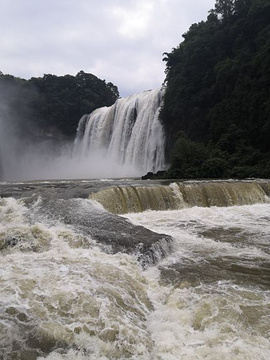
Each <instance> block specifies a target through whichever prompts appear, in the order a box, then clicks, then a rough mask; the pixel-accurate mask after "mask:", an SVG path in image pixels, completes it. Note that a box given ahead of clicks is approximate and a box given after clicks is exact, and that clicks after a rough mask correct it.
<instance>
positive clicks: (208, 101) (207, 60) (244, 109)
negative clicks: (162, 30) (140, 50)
mask: <svg viewBox="0 0 270 360" xmlns="http://www.w3.org/2000/svg"><path fill="white" fill-rule="evenodd" d="M269 19H270V2H269V0H217V1H216V4H215V9H212V10H210V11H209V15H208V18H207V20H206V21H202V22H200V23H198V24H193V25H192V26H191V27H190V29H189V31H188V32H187V33H185V34H184V35H183V38H184V41H183V42H182V43H180V44H179V46H178V47H177V48H174V49H173V50H172V51H171V52H170V53H165V54H164V55H165V56H164V61H166V81H165V83H166V85H167V86H166V93H165V96H164V105H163V108H162V111H161V119H162V122H163V125H164V129H165V131H166V134H167V140H168V141H167V152H168V153H169V154H170V156H171V169H170V171H169V175H170V174H174V172H175V171H176V173H177V176H180V177H184V176H185V177H186V176H188V175H189V176H188V177H202V176H206V177H222V176H223V177H225V176H235V177H247V176H261V177H270V169H269V164H270V163H269V160H268V159H269V155H270V141H269V138H270V24H269ZM179 133H180V134H183V133H184V134H185V136H186V139H188V140H189V141H191V142H193V143H194V144H200V146H201V144H204V146H205V148H206V152H207V157H206V159H205V160H204V164H203V165H202V164H201V163H200V161H199V163H198V164H197V165H196V164H194V160H192V161H191V165H190V166H191V167H192V168H193V169H194V171H193V173H194V175H192V172H191V171H189V172H188V173H186V170H184V169H183V167H182V166H180V167H179V157H180V158H181V155H180V154H179V152H180V151H182V150H183V149H182V148H181V147H179V141H180V142H183V140H179ZM177 134H178V135H177ZM180 139H182V135H180ZM186 141H187V140H186ZM194 146H195V145H194ZM217 153H218V154H219V155H218V156H217ZM252 154H254V156H252ZM194 156H197V155H196V154H195V153H194ZM189 161H190V160H189ZM180 170H181V171H180ZM182 171H183V172H182ZM181 172H182V173H181Z"/></svg>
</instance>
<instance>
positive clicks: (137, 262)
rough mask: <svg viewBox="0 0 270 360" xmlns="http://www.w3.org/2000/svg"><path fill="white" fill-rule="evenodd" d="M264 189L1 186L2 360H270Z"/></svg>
mask: <svg viewBox="0 0 270 360" xmlns="http://www.w3.org/2000/svg"><path fill="white" fill-rule="evenodd" d="M146 184H147V186H146ZM269 184H270V183H269V182H268V181H264V182H258V181H254V182H252V181H250V182H215V183H212V182H204V183H203V182H196V183H190V182H186V183H170V182H166V183H159V182H153V183H152V182H141V181H139V180H115V181H109V180H108V181H106V180H103V181H94V180H92V181H48V182H24V183H2V184H0V195H1V197H0V259H1V262H0V289H1V291H0V359H3V360H11V359H18V360H22V359H23V360H34V359H48V360H64V359H65V360H77V359H79V360H88V359H91V360H92V359H93V360H94V359H95V360H96V359H100V360H105V359H134V360H135V359H136V360H137V359H138V360H163V359H164V360H175V359H181V360H182V359H183V360H187V359H212V360H219V359H231V360H235V359H236V360H238V359H239V360H242V359H250V360H254V359H256V360H263V359H264V360H268V359H269V358H270V287H269V285H270V262H269V260H270V248H269V240H270V202H269V193H270V185H269ZM89 195H90V197H89ZM106 199H107V201H106ZM101 204H102V205H101ZM134 204H135V205H134ZM105 208H107V210H105ZM108 210H110V211H108ZM145 210H146V211H145ZM112 212H114V214H113V213H112ZM117 214H118V215H117ZM119 214H120V215H119Z"/></svg>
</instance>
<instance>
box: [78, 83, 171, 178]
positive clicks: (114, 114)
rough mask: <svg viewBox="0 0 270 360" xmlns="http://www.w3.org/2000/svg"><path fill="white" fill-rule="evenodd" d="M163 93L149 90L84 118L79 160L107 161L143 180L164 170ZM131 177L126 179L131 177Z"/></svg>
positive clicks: (80, 124) (80, 136)
mask: <svg viewBox="0 0 270 360" xmlns="http://www.w3.org/2000/svg"><path fill="white" fill-rule="evenodd" d="M162 96H163V90H162V89H157V90H149V91H144V92H142V93H140V94H136V95H132V96H130V97H128V98H122V99H118V100H117V101H116V103H115V104H114V105H112V106H111V107H103V108H100V109H97V110H95V111H93V112H92V113H91V114H90V115H84V116H83V117H82V118H81V120H80V122H79V125H78V130H77V137H76V139H75V142H74V151H73V154H74V156H75V157H76V158H83V159H85V158H89V157H91V158H93V157H94V156H95V154H97V156H98V157H99V158H106V159H108V160H111V161H112V162H113V163H116V164H118V165H121V166H122V167H123V168H127V169H130V168H132V169H133V170H134V171H133V173H132V175H133V176H141V175H142V174H145V173H146V172H148V171H153V172H157V171H158V170H164V169H165V168H166V165H165V156H164V141H165V139H164V132H163V129H162V125H161V123H160V121H159V110H160V105H161V101H162ZM129 175H130V173H127V174H126V176H129Z"/></svg>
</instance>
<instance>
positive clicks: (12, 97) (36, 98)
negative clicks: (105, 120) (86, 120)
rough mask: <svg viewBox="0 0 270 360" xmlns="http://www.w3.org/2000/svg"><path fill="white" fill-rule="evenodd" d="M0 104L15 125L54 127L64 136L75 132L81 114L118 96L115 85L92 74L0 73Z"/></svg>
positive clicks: (39, 127) (44, 129) (113, 100)
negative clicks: (24, 76) (25, 76)
mask: <svg viewBox="0 0 270 360" xmlns="http://www.w3.org/2000/svg"><path fill="white" fill-rule="evenodd" d="M0 88H1V92H0V104H1V106H2V107H3V106H4V107H5V108H6V110H5V111H6V113H5V116H6V118H7V119H8V121H10V122H13V123H14V122H16V124H17V128H23V129H25V128H27V127H28V130H29V131H31V128H35V127H36V128H38V129H41V130H43V131H44V132H46V131H49V129H54V130H55V131H58V132H59V133H61V134H63V135H64V136H67V137H72V136H74V135H75V133H76V128H77V125H78V122H79V120H80V118H81V116H82V115H84V114H86V113H90V112H92V111H93V110H95V109H96V108H98V107H102V106H110V105H112V104H113V103H114V102H115V101H116V99H117V98H118V97H119V93H118V89H117V87H116V86H115V85H114V84H112V83H111V82H108V83H107V82H106V81H105V80H101V79H99V78H98V77H96V76H95V75H93V74H89V73H85V72H84V71H80V72H79V73H78V74H77V75H76V76H71V75H64V76H56V75H52V74H45V75H44V76H43V77H38V78H36V77H32V78H31V79H30V80H24V79H20V78H17V77H14V76H12V75H4V74H3V73H1V72H0Z"/></svg>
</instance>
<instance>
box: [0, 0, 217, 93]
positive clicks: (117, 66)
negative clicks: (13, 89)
mask: <svg viewBox="0 0 270 360" xmlns="http://www.w3.org/2000/svg"><path fill="white" fill-rule="evenodd" d="M214 4H215V0H0V71H2V72H3V73H4V74H12V75H14V76H18V77H22V78H26V79H29V78H31V77H32V76H43V74H49V73H50V74H55V75H65V74H71V75H76V74H77V73H78V72H79V71H80V70H83V71H85V72H89V73H92V74H94V75H96V76H98V77H99V78H101V79H105V80H106V81H107V82H108V81H111V82H113V83H114V84H115V85H117V86H118V89H119V92H120V95H121V96H123V97H124V96H128V95H131V94H134V93H138V92H141V91H143V90H146V89H154V88H157V87H159V86H161V84H162V82H163V80H164V77H165V75H164V69H165V63H164V62H163V61H162V53H164V52H170V51H171V50H172V48H173V47H177V46H178V44H179V43H180V42H181V41H182V37H181V35H182V34H183V33H185V32H186V31H187V30H188V29H189V27H190V25H191V24H193V23H195V22H199V21H201V20H205V19H206V18H207V15H208V10H210V9H211V8H214Z"/></svg>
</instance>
